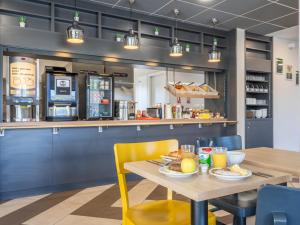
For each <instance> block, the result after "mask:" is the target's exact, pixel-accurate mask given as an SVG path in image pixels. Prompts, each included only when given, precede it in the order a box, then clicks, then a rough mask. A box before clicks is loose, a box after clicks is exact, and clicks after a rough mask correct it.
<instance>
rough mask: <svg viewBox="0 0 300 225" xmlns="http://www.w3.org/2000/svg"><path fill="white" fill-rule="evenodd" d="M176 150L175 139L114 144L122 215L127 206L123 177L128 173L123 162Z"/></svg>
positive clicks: (157, 155) (152, 157) (153, 157)
mask: <svg viewBox="0 0 300 225" xmlns="http://www.w3.org/2000/svg"><path fill="white" fill-rule="evenodd" d="M177 150H178V141H177V140H175V139H173V140H164V141H155V142H140V143H125V144H115V145H114V153H115V162H116V168H117V175H118V181H119V186H120V194H121V201H122V211H123V216H124V214H125V213H126V212H127V210H128V207H129V204H128V192H127V185H126V178H125V174H126V173H129V171H127V170H125V169H124V163H126V162H134V161H143V160H153V159H158V158H160V156H161V155H164V154H168V153H169V152H171V151H177ZM123 218H124V217H123Z"/></svg>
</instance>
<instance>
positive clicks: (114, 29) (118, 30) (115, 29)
mask: <svg viewBox="0 0 300 225" xmlns="http://www.w3.org/2000/svg"><path fill="white" fill-rule="evenodd" d="M101 28H102V29H105V30H111V31H117V32H123V33H127V32H128V31H129V30H127V29H122V28H118V27H109V26H102V27H101ZM134 33H138V32H137V31H136V30H135V31H134Z"/></svg>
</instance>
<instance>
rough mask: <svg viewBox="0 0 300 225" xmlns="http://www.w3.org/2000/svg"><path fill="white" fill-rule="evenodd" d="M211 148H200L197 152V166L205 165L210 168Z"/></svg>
mask: <svg viewBox="0 0 300 225" xmlns="http://www.w3.org/2000/svg"><path fill="white" fill-rule="evenodd" d="M212 150H213V149H212V148H211V147H202V148H200V149H199V151H198V156H199V164H207V165H208V166H211V153H212Z"/></svg>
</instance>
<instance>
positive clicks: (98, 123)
mask: <svg viewBox="0 0 300 225" xmlns="http://www.w3.org/2000/svg"><path fill="white" fill-rule="evenodd" d="M236 123H237V121H235V120H227V119H161V120H150V121H149V120H94V121H89V120H85V121H66V122H46V121H43V122H23V123H21V122H16V123H0V129H4V130H5V129H31V128H33V129H41V128H67V127H121V126H152V125H153V126H154V125H172V124H173V125H176V124H178V125H184V124H236Z"/></svg>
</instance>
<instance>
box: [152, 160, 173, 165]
mask: <svg viewBox="0 0 300 225" xmlns="http://www.w3.org/2000/svg"><path fill="white" fill-rule="evenodd" d="M147 162H149V163H152V164H154V165H157V166H167V165H169V164H170V163H169V162H167V163H163V162H158V161H155V160H147Z"/></svg>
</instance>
